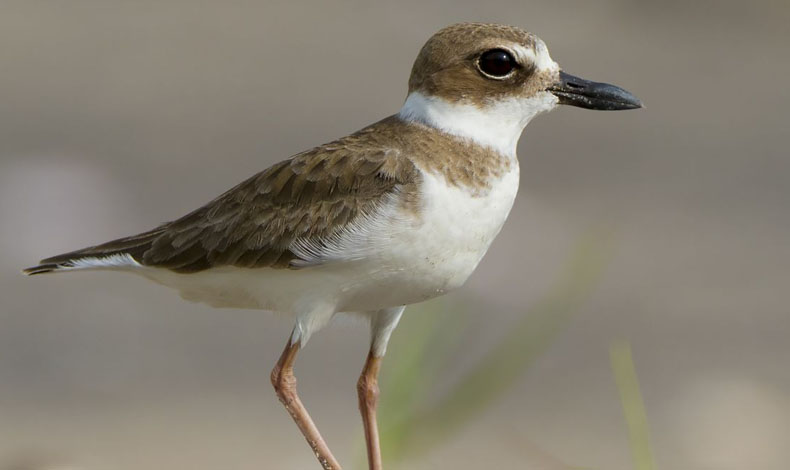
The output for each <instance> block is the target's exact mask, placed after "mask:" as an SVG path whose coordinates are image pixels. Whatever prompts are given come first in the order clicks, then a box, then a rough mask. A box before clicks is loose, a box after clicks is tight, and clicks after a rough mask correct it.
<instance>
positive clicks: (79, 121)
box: [0, 0, 790, 470]
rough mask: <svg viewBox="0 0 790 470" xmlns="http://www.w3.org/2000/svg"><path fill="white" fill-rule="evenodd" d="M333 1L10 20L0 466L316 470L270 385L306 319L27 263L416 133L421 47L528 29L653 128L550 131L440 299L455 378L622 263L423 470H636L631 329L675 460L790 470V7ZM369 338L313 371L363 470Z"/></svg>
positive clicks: (596, 119)
mask: <svg viewBox="0 0 790 470" xmlns="http://www.w3.org/2000/svg"><path fill="white" fill-rule="evenodd" d="M198 3H200V4H198ZM275 3H276V4H275ZM328 3H329V2H315V3H314V4H298V3H296V2H252V1H247V2H213V3H209V2H191V1H178V0H169V1H139V2H120V1H114V2H108V1H106V0H96V1H88V0H72V1H68V2H66V1H41V0H19V1H10V0H6V1H3V2H2V7H1V8H0V10H1V11H0V68H1V69H2V71H1V72H0V296H2V297H1V298H2V301H1V303H0V469H2V470H11V469H21V468H29V469H31V470H33V469H44V468H55V467H56V466H58V465H60V466H70V468H79V469H86V470H104V469H119V470H121V469H124V470H125V469H142V468H150V469H160V468H162V469H163V468H192V469H216V468H233V469H261V468H267V469H268V468H282V469H291V468H293V469H305V468H308V469H309V468H315V467H316V465H315V464H314V462H313V457H312V456H311V454H310V452H309V450H308V449H307V447H306V446H305V444H304V442H303V440H302V438H301V437H300V436H299V435H298V433H297V431H296V429H295V428H294V427H293V426H292V424H291V422H290V419H289V417H288V416H287V414H286V413H285V412H284V411H283V410H281V409H280V407H279V404H278V403H277V401H276V399H275V397H274V394H273V392H272V391H271V390H270V387H269V382H268V373H269V370H270V368H271V366H272V365H273V363H274V361H275V359H276V357H277V355H278V354H279V352H280V350H281V348H282V346H283V344H284V341H285V339H286V337H287V334H288V332H289V330H290V327H291V325H290V323H289V322H288V321H286V320H285V319H283V318H276V317H272V316H270V315H268V314H264V313H260V312H253V311H229V310H212V309H210V308H208V307H205V306H201V305H192V304H188V303H185V302H183V301H181V300H180V299H179V298H178V296H177V295H175V294H174V293H173V292H170V291H168V290H166V289H164V288H162V287H159V286H156V285H152V284H149V283H147V282H145V281H143V280H142V279H138V278H135V277H132V276H128V275H122V274H117V275H116V274H97V273H79V274H73V275H63V276H51V277H45V276H40V277H36V278H24V277H22V276H20V275H19V272H18V269H20V268H22V267H25V266H28V265H31V264H32V263H34V262H36V261H37V260H38V259H39V258H40V257H42V256H46V255H52V254H56V253H59V252H62V251H65V250H70V249H74V248H79V247H82V246H84V245H87V244H93V243H96V242H101V241H105V240H107V239H110V238H114V237H118V236H122V235H127V234H130V233H133V232H136V231H140V230H143V229H147V228H150V227H152V226H153V225H155V224H158V223H159V222H162V221H165V220H168V219H171V218H174V217H177V216H179V215H181V214H183V213H185V212H187V211H189V210H191V209H193V208H195V207H197V206H198V205H200V204H202V203H204V202H206V201H208V200H209V199H211V198H213V197H214V196H215V195H217V194H219V193H220V192H222V191H224V190H225V189H227V188H229V187H230V186H232V185H234V184H235V183H237V182H239V181H240V180H242V179H244V178H245V177H246V176H248V175H250V174H252V173H253V172H256V171H258V170H260V169H263V168H265V167H266V166H268V165H270V164H272V163H274V162H275V161H277V160H280V159H283V158H285V157H287V156H289V155H291V154H293V153H296V152H298V151H301V150H304V149H306V148H309V147H311V146H313V145H317V144H320V143H322V142H325V141H327V140H329V139H331V138H333V137H337V136H340V135H342V134H345V133H348V132H351V131H354V130H356V129H358V128H360V127H362V126H363V125H365V124H367V123H369V122H372V121H373V120H376V119H379V118H381V117H384V116H386V115H388V114H391V113H394V112H395V111H397V109H398V108H399V106H400V104H401V102H402V100H403V98H404V96H405V90H406V80H407V78H408V73H409V69H410V67H411V63H412V60H413V59H414V57H415V55H416V53H417V51H418V49H419V47H420V46H421V45H422V43H423V42H424V41H425V40H426V39H427V37H428V36H430V34H431V33H432V32H433V31H435V30H436V29H438V28H440V27H442V26H444V25H447V24H449V23H452V22H456V21H462V20H478V21H495V22H505V23H510V24H514V25H518V26H523V27H525V28H527V29H530V30H531V31H533V32H535V33H537V34H539V35H540V36H541V37H542V38H543V39H544V40H545V41H546V43H547V44H548V46H549V48H550V50H551V53H552V56H553V57H554V58H555V59H556V60H557V61H558V62H559V63H560V64H561V65H562V66H563V67H564V68H565V69H566V70H568V71H569V72H571V73H574V74H577V75H580V76H583V77H587V78H590V79H596V80H602V81H610V82H612V83H616V84H618V85H622V86H623V87H625V88H627V89H629V90H631V91H633V92H634V93H635V94H637V95H638V96H639V97H640V98H642V99H643V100H644V102H645V103H646V105H647V109H646V110H642V111H639V112H628V113H595V112H591V111H585V110H580V109H575V108H563V109H559V110H557V111H555V112H554V113H552V114H551V115H548V116H542V117H541V118H539V119H537V120H536V121H535V122H533V123H532V124H531V125H530V126H529V128H528V129H527V131H526V132H525V135H524V137H523V138H522V140H521V143H520V145H519V154H520V158H521V161H522V165H523V166H522V188H521V192H520V194H519V197H518V200H517V201H516V204H515V207H514V209H513V212H512V215H511V217H510V220H509V222H508V224H507V225H506V226H505V228H504V230H503V232H502V234H501V235H500V237H499V239H498V240H497V242H496V243H495V244H494V246H493V248H492V249H491V251H490V252H489V254H488V256H487V258H486V259H485V260H484V261H483V263H482V265H481V266H480V268H479V269H478V270H477V272H476V273H475V275H474V276H473V277H472V279H471V280H470V281H469V283H468V285H467V286H466V287H465V288H464V289H463V290H462V291H460V292H456V293H453V294H451V296H450V298H449V299H448V300H447V301H446V302H443V303H439V304H435V305H434V307H433V310H442V309H447V308H451V307H452V306H458V305H463V304H472V305H475V306H476V308H477V309H478V310H477V311H476V313H477V315H476V316H475V317H474V318H473V319H472V320H470V322H471V324H472V328H473V331H474V332H475V335H472V336H471V337H468V338H467V339H466V340H465V341H467V346H466V347H465V348H463V349H462V354H458V355H456V356H455V357H454V358H453V359H452V361H450V363H449V364H448V366H447V367H448V368H449V369H452V370H462V369H463V367H465V366H466V365H469V364H474V361H475V358H479V357H481V355H482V354H484V353H485V351H486V350H488V349H490V348H491V347H493V345H494V344H496V342H497V340H498V338H500V337H501V336H502V334H504V333H505V332H506V331H508V327H509V325H511V324H513V322H515V321H517V320H518V319H519V318H520V317H521V316H523V315H525V314H526V313H525V312H528V311H529V309H530V308H531V306H532V305H533V304H534V302H535V301H536V299H538V298H540V296H541V295H542V294H543V293H545V292H546V290H547V289H549V288H550V287H551V286H552V284H553V283H554V281H555V279H556V276H557V275H558V272H559V270H560V266H561V265H562V263H563V262H564V261H565V260H566V259H567V256H568V254H569V252H571V251H572V249H573V247H574V245H575V244H576V243H577V240H578V239H579V237H580V236H582V234H583V233H585V231H587V230H588V229H589V228H590V227H604V228H605V230H609V231H613V232H614V236H613V241H612V242H611V243H612V245H613V250H614V251H613V258H612V261H611V263H610V264H609V265H608V266H607V268H606V270H605V274H604V276H603V278H602V279H600V284H599V286H598V288H597V289H596V291H595V292H594V293H593V294H592V295H591V296H590V297H589V298H587V299H586V301H585V302H584V304H583V306H582V307H581V309H580V310H579V311H578V312H577V314H576V315H575V317H574V319H573V321H572V322H571V324H570V326H569V327H568V328H567V329H566V330H564V331H563V332H562V333H561V334H560V335H559V336H558V337H557V339H556V341H554V342H553V344H552V345H551V346H550V347H549V348H548V349H547V350H546V351H545V353H544V354H543V355H542V356H540V358H539V359H538V360H537V362H536V363H535V364H534V365H533V366H532V367H531V368H530V369H528V370H526V371H524V372H523V373H520V379H519V380H518V381H517V382H516V385H514V386H512V387H509V389H508V390H507V391H506V392H505V393H504V395H502V396H501V399H499V401H498V402H497V403H496V404H494V405H492V406H489V407H488V408H486V410H485V411H484V412H483V413H482V414H480V415H478V416H477V417H476V419H475V420H474V421H473V424H467V425H465V426H464V428H463V429H461V430H460V431H458V432H457V433H455V434H453V435H452V437H451V438H450V439H449V440H447V441H443V442H442V443H441V444H439V445H437V446H436V447H434V448H432V449H431V450H430V451H429V452H428V453H427V454H424V455H423V456H421V457H420V458H419V459H415V460H414V461H412V462H410V463H408V464H407V465H405V467H404V468H417V469H422V468H425V469H436V468H459V469H472V468H482V467H485V468H494V467H491V465H494V464H496V465H500V466H499V467H497V468H525V467H526V468H565V467H564V466H563V465H561V464H560V463H558V462H559V461H561V462H564V463H565V464H567V465H569V466H575V467H583V468H594V469H607V470H621V469H622V470H625V469H629V468H632V462H631V456H630V450H629V442H628V435H627V431H626V427H625V424H624V420H623V414H622V410H621V406H620V401H619V398H618V392H617V388H616V387H615V383H614V380H613V378H612V373H611V371H610V366H609V357H608V349H609V345H610V343H611V342H612V341H615V340H623V339H625V340H629V341H630V342H631V345H632V348H633V354H634V359H635V362H636V367H637V372H638V375H639V378H640V381H641V388H642V392H643V396H644V400H645V406H646V409H647V414H648V419H649V424H650V428H651V433H652V444H653V450H654V452H655V455H656V460H657V461H658V464H659V466H660V467H661V468H664V469H684V470H685V469H689V470H691V469H702V470H707V469H738V470H742V469H746V468H754V469H760V470H772V469H776V470H780V469H782V470H783V469H785V468H787V465H788V462H790V447H788V445H787V443H788V436H790V367H788V362H789V361H790V341H788V339H789V338H790V311H788V310H790V309H789V308H788V306H787V305H788V295H790V289H788V287H790V244H789V243H788V240H789V239H790V218H789V217H788V206H790V189H788V179H790V177H789V176H788V175H790V158H788V150H787V135H788V122H789V121H788V117H790V116H789V115H788V114H789V113H788V105H790V91H789V90H790V86H788V81H789V80H790V61H788V52H787V50H788V46H790V29H788V27H787V25H788V24H790V4H788V3H787V1H785V0H758V1H752V2H745V1H730V0H721V1H713V0H708V1H691V2H689V1H676V0H670V1H662V2H648V1H628V0H607V1H596V2H590V1H583V0H578V1H559V2H558V1H550V0H534V1H527V0H519V1H508V0H501V1H496V0H495V1H476V2H470V1H460V2H459V1H454V2H451V1H440V2H424V1H390V2H387V3H383V2H379V3H376V4H371V3H368V2H361V1H358V2H353V1H346V2H333V3H332V5H331V6H330V5H329V4H328ZM439 313H441V312H439ZM434 314H438V313H430V312H429V313H425V315H434ZM449 318H452V316H450V317H449ZM418 320H419V319H414V318H412V317H408V311H407V317H406V320H405V323H407V322H412V321H415V322H416V321H418ZM402 331H407V330H402ZM397 336H398V333H396V337H397ZM398 339H400V338H398ZM366 342H367V330H366V328H365V327H364V326H363V325H360V324H355V323H353V322H340V323H338V324H336V325H334V326H333V327H331V328H329V329H328V330H326V331H324V332H322V333H321V334H319V335H318V336H317V337H315V338H314V340H313V341H312V342H311V343H310V345H309V347H308V348H307V349H306V350H305V351H304V353H303V354H302V355H301V358H300V362H299V363H298V370H297V372H298V376H299V378H300V386H301V390H302V391H303V394H304V398H305V401H306V403H307V404H308V407H309V408H310V409H311V410H312V411H313V413H314V415H315V418H316V420H317V421H318V423H319V425H320V426H321V427H322V429H323V430H324V432H325V434H326V435H327V438H328V440H329V442H330V444H331V445H332V447H333V448H334V449H335V451H336V453H337V454H339V458H340V459H341V460H342V461H345V462H352V461H354V460H355V456H356V452H357V451H358V444H359V439H360V436H361V427H360V426H359V424H358V420H357V418H356V397H355V392H354V383H355V380H356V375H357V373H358V370H359V368H360V367H361V364H362V361H363V359H364V354H365V350H366ZM391 352H392V354H393V355H394V354H397V351H395V350H393V351H391ZM388 360H392V361H394V360H395V359H394V358H389V359H388ZM387 364H388V363H387V362H385V369H386V367H387ZM452 376H453V374H448V377H449V378H448V379H447V380H448V381H449V380H450V379H451V378H452ZM389 386H390V387H397V384H389ZM440 391H441V390H439V391H437V393H439V392H440ZM386 397H387V389H385V390H384V399H385V400H386ZM384 453H385V457H386V455H387V448H386V446H385V449H384ZM549 456H551V457H549ZM349 467H351V466H349Z"/></svg>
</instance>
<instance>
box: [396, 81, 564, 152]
mask: <svg viewBox="0 0 790 470" xmlns="http://www.w3.org/2000/svg"><path fill="white" fill-rule="evenodd" d="M546 95H547V96H545V95H543V94H541V95H538V96H536V97H533V98H529V99H523V98H522V99H516V98H512V99H502V100H498V101H495V102H492V103H490V104H488V105H486V106H484V107H479V106H477V105H474V104H466V103H460V102H450V101H447V100H445V99H443V98H439V97H436V96H430V95H424V94H422V93H420V92H419V91H412V92H411V93H409V96H408V97H407V98H406V102H405V103H404V104H403V107H402V108H401V110H400V112H399V113H398V116H399V117H400V118H401V119H403V120H404V121H416V122H419V123H422V124H425V125H427V126H430V127H433V128H435V129H437V130H440V131H442V132H445V133H448V134H451V135H454V136H457V137H461V138H463V139H468V140H471V141H472V142H474V143H476V144H478V145H481V146H483V147H486V148H490V149H492V150H494V151H496V152H497V153H499V154H501V155H503V156H507V157H511V158H515V157H516V145H517V144H518V139H519V137H520V136H521V132H522V131H523V130H524V127H525V126H526V125H527V124H528V123H529V121H530V120H532V118H533V117H535V116H536V115H537V114H539V113H541V112H544V111H548V110H550V109H552V108H553V107H554V106H555V105H556V98H554V97H553V95H551V94H550V93H546Z"/></svg>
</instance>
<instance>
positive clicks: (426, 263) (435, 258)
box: [382, 162, 519, 303]
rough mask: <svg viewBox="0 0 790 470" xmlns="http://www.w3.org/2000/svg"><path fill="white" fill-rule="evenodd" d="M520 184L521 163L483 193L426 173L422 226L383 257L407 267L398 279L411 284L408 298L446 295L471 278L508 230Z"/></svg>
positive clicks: (406, 288) (403, 234)
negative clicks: (503, 230) (495, 242)
mask: <svg viewBox="0 0 790 470" xmlns="http://www.w3.org/2000/svg"><path fill="white" fill-rule="evenodd" d="M518 181H519V171H518V164H517V163H516V162H513V164H512V166H511V170H510V171H509V172H508V173H506V174H504V175H503V176H502V177H501V178H500V179H499V180H498V181H493V182H492V185H491V187H490V188H489V189H487V190H484V191H479V192H476V191H473V190H472V189H469V188H463V187H458V186H454V185H449V184H447V182H446V180H445V179H444V177H443V176H441V175H437V174H432V173H429V172H423V183H422V188H421V189H422V191H421V199H422V201H423V203H422V210H421V213H420V215H419V220H420V222H419V224H418V225H417V226H416V227H413V228H412V229H411V230H407V231H404V232H401V233H400V234H399V236H398V237H397V238H393V239H392V241H391V243H390V245H389V246H388V247H386V248H385V249H384V250H383V253H382V255H383V256H385V257H388V258H390V263H393V264H397V265H399V267H401V268H403V269H404V272H403V276H402V279H398V280H397V281H401V282H404V281H405V284H406V285H404V286H403V290H404V291H407V292H409V295H408V297H409V298H408V299H406V300H410V301H411V302H416V301H420V300H425V299H427V298H430V297H435V296H437V295H441V294H443V293H445V292H447V291H449V290H452V289H455V288H458V287H460V286H461V285H462V284H463V283H464V282H465V281H466V280H467V279H468V278H469V276H470V275H471V274H472V272H473V271H474V270H475V268H476V267H477V265H478V264H479V263H480V260H481V259H482V258H483V255H485V253H486V251H487V250H488V248H489V246H490V245H491V242H493V240H494V238H495V237H496V236H497V234H498V233H499V231H500V230H501V229H502V225H503V224H504V222H505V220H506V219H507V216H508V214H509V213H510V209H511V207H512V206H513V201H514V200H515V197H516V192H517V191H518ZM398 277H401V276H398ZM391 281H396V279H391ZM396 283H397V284H400V282H396ZM411 302H402V303H411Z"/></svg>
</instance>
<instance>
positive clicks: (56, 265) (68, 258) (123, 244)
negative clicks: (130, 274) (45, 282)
mask: <svg viewBox="0 0 790 470" xmlns="http://www.w3.org/2000/svg"><path fill="white" fill-rule="evenodd" d="M163 230H164V227H159V228H157V229H154V230H151V231H149V232H145V233H141V234H139V235H134V236H131V237H124V238H119V239H117V240H113V241H109V242H107V243H102V244H101V245H96V246H90V247H88V248H83V249H81V250H76V251H71V252H69V253H63V254H61V255H57V256H52V257H50V258H46V259H43V260H41V261H40V264H39V265H38V266H33V267H30V268H26V269H23V270H22V273H24V274H26V275H28V276H32V275H35V274H44V273H50V272H56V271H62V270H70V269H87V268H111V267H120V266H134V265H137V266H139V265H140V264H141V262H142V260H143V255H144V254H145V252H146V251H147V250H148V249H149V248H150V247H151V244H152V243H153V242H154V240H155V239H156V237H157V236H158V235H160V234H161V233H162V231H163Z"/></svg>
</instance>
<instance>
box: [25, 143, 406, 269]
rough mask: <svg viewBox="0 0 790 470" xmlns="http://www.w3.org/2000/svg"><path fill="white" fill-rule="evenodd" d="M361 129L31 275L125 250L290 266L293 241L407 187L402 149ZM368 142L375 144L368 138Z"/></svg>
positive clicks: (172, 264)
mask: <svg viewBox="0 0 790 470" xmlns="http://www.w3.org/2000/svg"><path fill="white" fill-rule="evenodd" d="M378 137H380V133H377V132H376V131H375V129H372V128H367V129H364V130H362V131H360V132H358V133H356V134H352V135H351V136H348V137H346V138H344V139H341V140H338V141H336V142H333V143H330V144H326V145H323V146H321V147H317V148H315V149H313V150H311V151H308V152H305V153H302V154H299V155H296V156H294V157H292V158H290V159H288V160H285V161H283V162H280V163H277V164H276V165H274V166H272V167H270V168H268V169H267V170H264V171H263V172H261V173H259V174H257V175H255V176H253V177H252V178H250V179H248V180H246V181H244V182H243V183H241V184H239V185H238V186H236V187H235V188H233V189H231V190H230V191H228V192H226V193H225V194H223V195H221V196H220V197H218V198H217V199H215V200H213V201H211V202H210V203H208V204H207V205H205V206H203V207H201V208H200V209H197V210H195V211H193V212H191V213H190V214H187V215H186V216H184V217H182V218H180V219H178V220H175V221H173V222H169V223H167V224H164V225H162V226H160V227H158V228H156V229H154V230H152V231H150V232H145V233H142V234H140V235H136V236H133V237H127V238H122V239H119V240H114V241H111V242H108V243H104V244H102V245H98V246H95V247H90V248H86V249H83V250H78V251H75V252H71V253H66V254H64V255H59V256H55V257H52V258H48V259H45V260H43V261H42V265H41V266H38V267H36V268H31V269H30V270H29V271H28V272H29V273H31V274H35V273H38V272H47V271H51V270H54V269H57V268H58V267H68V266H69V262H73V261H75V260H79V259H80V258H86V257H106V256H112V255H129V256H131V257H132V258H134V259H135V260H136V261H137V262H139V263H141V264H143V265H147V266H158V267H164V268H169V269H172V270H174V271H177V272H184V273H189V272H197V271H201V270H204V269H208V268H211V267H216V266H228V265H229V266H239V267H249V268H260V267H271V268H287V267H292V266H293V262H294V261H296V260H298V257H297V256H296V255H295V254H294V253H293V252H292V251H291V250H290V249H289V247H290V246H292V244H293V242H294V241H295V240H297V239H299V240H305V239H306V240H307V241H308V242H309V243H310V244H311V245H312V246H321V244H322V240H324V239H326V238H327V237H329V236H330V235H331V234H332V233H333V232H335V231H337V230H340V229H342V228H343V227H345V226H347V224H349V223H351V222H353V221H354V220H355V218H357V217H359V216H360V215H361V214H369V213H372V211H373V210H375V208H376V207H377V206H378V205H379V204H380V203H381V202H382V200H383V198H385V197H386V196H387V195H388V194H390V193H392V192H393V191H396V190H398V189H397V188H398V187H401V189H403V187H404V186H408V185H412V189H413V185H414V182H415V180H416V178H417V171H416V169H415V167H414V165H413V163H411V161H410V160H408V159H407V158H405V157H403V156H402V155H401V152H399V151H397V150H393V149H392V148H388V147H385V146H378V145H371V144H375V143H376V142H375V141H376V140H378V139H377V138H378ZM371 139H372V140H373V141H371Z"/></svg>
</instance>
